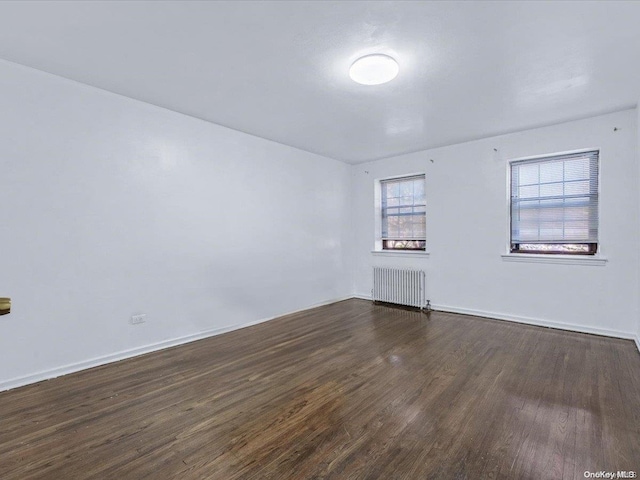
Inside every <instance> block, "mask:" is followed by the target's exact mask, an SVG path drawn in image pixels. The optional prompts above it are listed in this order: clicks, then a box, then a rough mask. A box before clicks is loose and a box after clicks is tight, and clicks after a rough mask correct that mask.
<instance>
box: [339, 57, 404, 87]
mask: <svg viewBox="0 0 640 480" xmlns="http://www.w3.org/2000/svg"><path fill="white" fill-rule="evenodd" d="M399 70H400V67H399V66H398V62H396V61H395V60H394V59H393V58H391V57H390V56H389V55H384V54H382V53H374V54H373V55H365V56H364V57H361V58H359V59H358V60H356V61H355V62H353V65H351V68H350V69H349V76H350V77H351V79H352V80H353V81H354V82H357V83H360V84H362V85H380V84H382V83H387V82H390V81H391V80H393V79H394V78H396V75H398V71H399Z"/></svg>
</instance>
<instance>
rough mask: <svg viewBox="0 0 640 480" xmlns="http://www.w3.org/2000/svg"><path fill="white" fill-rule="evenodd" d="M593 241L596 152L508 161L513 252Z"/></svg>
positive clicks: (596, 208) (595, 221) (596, 189)
mask: <svg viewBox="0 0 640 480" xmlns="http://www.w3.org/2000/svg"><path fill="white" fill-rule="evenodd" d="M597 242H598V151H592V152H585V153H575V154H568V155H557V156H552V157H546V158H539V159H535V160H523V161H517V162H513V163H511V247H512V250H514V249H515V248H514V247H517V245H518V244H529V245H535V244H591V245H592V246H594V247H595V244H597ZM534 248H535V247H534ZM594 251H595V250H592V251H591V253H593V252H594Z"/></svg>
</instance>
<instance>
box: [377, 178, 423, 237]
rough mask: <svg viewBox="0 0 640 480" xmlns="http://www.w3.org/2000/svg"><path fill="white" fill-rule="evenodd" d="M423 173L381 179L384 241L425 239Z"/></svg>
mask: <svg viewBox="0 0 640 480" xmlns="http://www.w3.org/2000/svg"><path fill="white" fill-rule="evenodd" d="M424 183H425V182H424V175H417V176H413V177H404V178H395V179H390V180H382V181H381V182H380V185H381V190H382V192H381V193H382V240H422V241H424V240H425V238H426V196H425V191H424Z"/></svg>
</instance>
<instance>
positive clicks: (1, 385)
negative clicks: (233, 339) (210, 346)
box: [0, 295, 353, 392]
mask: <svg viewBox="0 0 640 480" xmlns="http://www.w3.org/2000/svg"><path fill="white" fill-rule="evenodd" d="M350 298H353V297H352V296H351V295H349V296H346V297H341V298H335V299H332V300H327V301H324V302H320V303H316V304H313V305H310V306H308V307H305V308H300V309H298V310H293V311H291V312H285V313H282V314H280V315H276V316H273V317H268V318H261V319H259V320H254V321H252V322H246V323H242V324H238V325H232V326H228V327H222V328H213V329H210V330H204V331H202V332H198V333H193V334H190V335H185V336H183V337H178V338H172V339H169V340H164V341H162V342H157V343H152V344H149V345H144V346H142V347H136V348H132V349H129V350H122V351H120V352H116V353H112V354H109V355H104V356H101V357H95V358H91V359H89V360H84V361H81V362H77V363H71V364H68V365H63V366H61V367H56V368H52V369H49V370H43V371H40V372H37V373H34V374H31V375H26V376H23V377H17V378H13V379H11V380H6V381H3V382H0V392H2V391H5V390H11V389H13V388H18V387H22V386H24V385H29V384H31V383H36V382H41V381H43V380H51V379H52V378H56V377H60V376H62V375H68V374H69V373H75V372H79V371H81V370H86V369H87V368H93V367H99V366H100V365H106V364H108V363H113V362H118V361H120V360H125V359H127V358H132V357H137V356H138V355H144V354H145V353H151V352H155V351H158V350H163V349H165V348H169V347H175V346H177V345H183V344H185V343H190V342H195V341H196V340H202V339H203V338H208V337H213V336H216V335H221V334H223V333H227V332H231V331H233V330H239V329H241V328H246V327H250V326H252V325H257V324H259V323H263V322H268V321H269V320H274V319H276V318H280V317H284V316H286V315H292V314H294V313H299V312H303V311H305V310H310V309H312V308H317V307H321V306H323V305H329V304H330V303H336V302H341V301H343V300H348V299H350Z"/></svg>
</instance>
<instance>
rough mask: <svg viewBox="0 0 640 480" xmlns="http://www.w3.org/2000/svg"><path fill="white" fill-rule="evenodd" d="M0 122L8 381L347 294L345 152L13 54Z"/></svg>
mask: <svg viewBox="0 0 640 480" xmlns="http://www.w3.org/2000/svg"><path fill="white" fill-rule="evenodd" d="M0 131H1V134H0V221H1V222H2V227H1V228H0V248H1V257H0V265H1V267H0V295H2V296H11V297H12V299H13V309H12V313H11V314H10V315H6V316H3V317H0V352H2V362H0V389H2V388H9V387H11V386H16V385H19V384H22V383H27V382H30V381H34V380H37V379H40V378H46V377H50V376H52V375H55V374H58V373H62V372H65V371H69V370H74V369H77V368H79V367H83V366H89V365H93V364H95V363H100V362H103V361H105V360H109V359H114V358H119V357H120V356H122V355H130V354H133V353H139V352H140V351H144V350H145V349H146V348H147V347H148V346H151V347H148V348H154V347H153V346H154V345H155V346H156V347H157V346H159V345H166V344H167V343H171V341H174V340H175V339H179V338H181V337H185V336H187V337H189V336H191V337H193V336H198V335H199V334H202V332H205V334H206V333H211V332H212V331H217V330H219V329H225V328H232V327H234V326H238V325H242V324H246V323H250V322H255V321H258V320H261V319H266V318H269V317H273V316H276V315H280V314H283V313H286V312H290V311H294V310H298V309H303V308H306V307H309V306H311V305H314V304H318V303H321V302H326V301H329V300H333V299H338V298H343V297H345V296H348V295H349V294H350V293H351V290H352V286H351V282H350V273H349V271H348V269H347V267H346V262H347V261H348V259H347V258H346V255H345V251H344V250H343V245H344V243H345V240H346V236H347V235H348V228H349V209H348V204H349V202H350V196H349V195H350V192H349V187H350V185H349V182H350V180H349V175H350V167H349V166H348V165H346V164H343V163H340V162H337V161H334V160H330V159H327V158H323V157H320V156H317V155H313V154H309V153H306V152H303V151H300V150H296V149H294V148H289V147H286V146H283V145H280V144H277V143H273V142H269V141H266V140H262V139H259V138H256V137H253V136H249V135H246V134H243V133H239V132H236V131H233V130H229V129H226V128H223V127H219V126H216V125H213V124H210V123H207V122H203V121H200V120H196V119H193V118H190V117H187V116H183V115H180V114H176V113H173V112H170V111H168V110H164V109H160V108H156V107H153V106H151V105H147V104H145V103H141V102H137V101H134V100H131V99H127V98H124V97H121V96H118V95H114V94H110V93H107V92H104V91H101V90H98V89H95V88H91V87H88V86H84V85H82V84H78V83H75V82H71V81H67V80H64V79H61V78H59V77H55V76H52V75H48V74H45V73H42V72H39V71H36V70H32V69H28V68H24V67H20V66H17V65H15V64H11V63H7V62H0ZM136 313H146V314H147V323H145V324H142V325H137V326H133V325H130V324H129V323H128V320H129V318H130V316H131V315H132V314H136ZM183 340H184V339H183ZM178 341H179V340H178ZM162 342H165V343H162ZM127 351H128V353H126V352H127ZM122 352H125V353H122Z"/></svg>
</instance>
